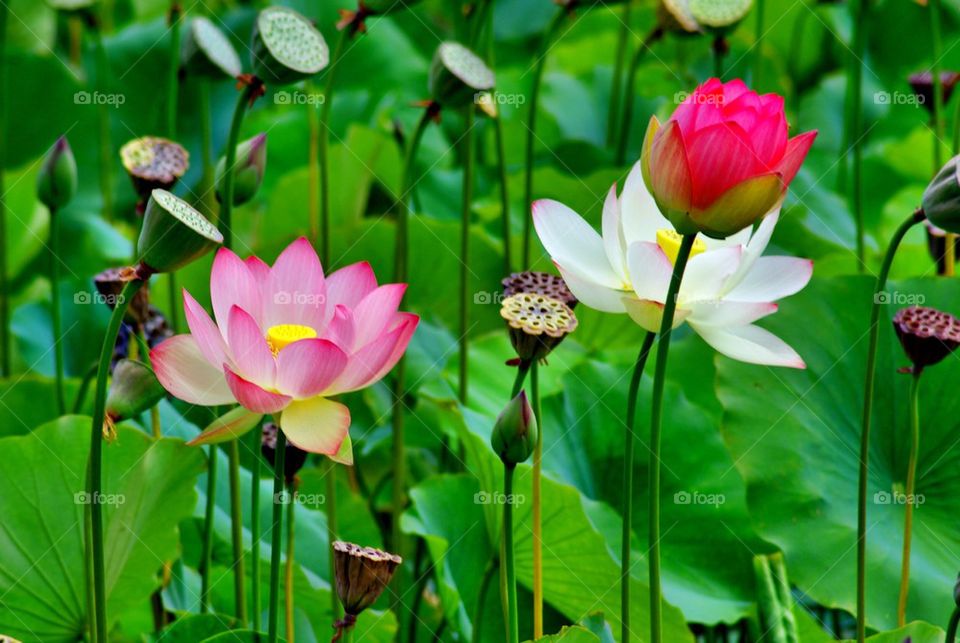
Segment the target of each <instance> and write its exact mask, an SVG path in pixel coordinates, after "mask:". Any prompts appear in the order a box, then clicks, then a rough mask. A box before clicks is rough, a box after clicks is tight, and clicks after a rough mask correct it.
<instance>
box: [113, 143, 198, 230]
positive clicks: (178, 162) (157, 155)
mask: <svg viewBox="0 0 960 643" xmlns="http://www.w3.org/2000/svg"><path fill="white" fill-rule="evenodd" d="M120 160H121V162H122V163H123V168H124V169H125V170H126V171H127V174H128V175H130V180H131V181H133V189H134V190H136V192H137V196H138V197H139V203H138V204H137V211H138V212H140V213H143V208H144V207H145V205H146V201H147V199H148V198H150V192H151V191H153V190H156V189H157V188H160V189H162V190H169V189H171V188H172V187H173V186H174V184H175V183H176V182H177V180H178V179H179V178H180V177H181V176H183V175H184V174H186V172H187V169H188V168H189V167H190V153H189V152H187V150H186V149H184V147H183V146H182V145H180V144H179V143H176V142H174V141H171V140H168V139H165V138H160V137H159V136H143V137H141V138H135V139H133V140H132V141H128V142H127V143H125V144H124V146H123V147H121V148H120Z"/></svg>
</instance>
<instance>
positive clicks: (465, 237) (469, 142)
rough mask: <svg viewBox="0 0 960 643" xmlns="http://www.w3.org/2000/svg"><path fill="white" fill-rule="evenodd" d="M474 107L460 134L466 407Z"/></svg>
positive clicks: (462, 364) (462, 393)
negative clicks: (461, 136)
mask: <svg viewBox="0 0 960 643" xmlns="http://www.w3.org/2000/svg"><path fill="white" fill-rule="evenodd" d="M473 110H474V106H473V104H472V103H471V104H470V106H469V107H467V108H466V119H465V120H466V127H467V131H466V132H465V133H464V135H463V194H462V203H461V207H460V372H459V378H460V382H459V383H460V387H459V393H460V403H461V404H464V405H466V403H467V399H468V393H469V389H468V386H469V382H468V377H469V373H470V369H469V368H468V351H469V341H468V339H467V334H468V332H469V330H470V329H469V326H470V292H469V291H470V203H471V201H472V200H473V139H474V133H473V123H474V116H473Z"/></svg>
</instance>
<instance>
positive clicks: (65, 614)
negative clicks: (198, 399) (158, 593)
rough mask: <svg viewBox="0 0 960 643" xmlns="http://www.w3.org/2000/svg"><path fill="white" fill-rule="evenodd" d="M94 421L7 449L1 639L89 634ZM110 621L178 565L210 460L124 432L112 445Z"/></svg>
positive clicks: (0, 499) (0, 444)
mask: <svg viewBox="0 0 960 643" xmlns="http://www.w3.org/2000/svg"><path fill="white" fill-rule="evenodd" d="M89 436H90V419H89V418H87V417H84V416H67V417H64V418H61V419H59V420H57V421H55V422H51V423H49V424H45V425H43V426H41V427H38V428H37V429H36V430H34V431H33V432H32V433H31V434H29V435H26V436H22V437H10V438H4V439H2V440H0V449H2V451H3V453H4V458H3V460H2V462H0V488H2V489H3V493H2V494H0V515H2V516H3V521H2V528H0V594H2V595H3V596H4V601H3V602H2V603H0V630H2V631H3V632H4V633H7V634H10V635H12V636H15V637H17V638H20V639H23V640H42V641H45V642H46V641H49V642H50V643H56V642H57V641H75V640H77V638H78V637H80V636H82V635H83V633H84V630H85V627H86V619H87V616H86V614H87V604H86V598H85V597H86V582H85V557H84V545H83V543H84V536H83V534H84V511H85V507H86V498H87V496H86V493H85V488H86V471H87V460H88V457H89V453H90V446H89V444H90V438H89ZM103 455H104V476H103V493H104V496H103V501H104V504H105V507H104V538H105V549H106V560H105V565H106V590H107V609H108V615H110V616H112V617H113V618H116V617H118V616H119V614H120V613H121V612H123V611H124V610H125V609H127V608H130V607H132V606H134V605H137V604H139V603H142V602H145V601H146V600H147V598H148V597H149V595H150V593H151V592H152V591H153V590H154V589H156V588H157V586H158V584H159V579H158V576H157V570H159V569H160V567H162V566H163V564H164V562H165V561H168V560H171V559H175V558H176V557H177V556H178V548H179V544H178V541H179V534H178V530H177V524H178V523H179V522H180V520H182V519H184V518H186V517H187V516H189V515H190V514H191V512H192V511H193V509H194V506H195V504H196V499H197V497H196V494H195V492H194V485H195V484H196V480H197V476H198V475H199V473H200V471H201V469H202V466H203V456H202V454H201V453H200V452H199V451H198V450H196V449H191V448H189V447H187V446H185V445H184V444H183V443H182V442H180V441H179V440H167V439H164V440H159V441H153V440H151V439H150V438H148V437H147V436H146V435H145V434H143V433H141V432H140V431H138V430H136V429H133V428H129V427H120V428H119V432H118V438H117V440H116V441H115V442H113V443H112V444H108V445H104V454H103Z"/></svg>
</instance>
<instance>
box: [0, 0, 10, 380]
mask: <svg viewBox="0 0 960 643" xmlns="http://www.w3.org/2000/svg"><path fill="white" fill-rule="evenodd" d="M0 5H2V6H0V376H3V377H9V376H10V361H11V357H10V351H11V347H10V283H9V279H8V277H7V257H8V256H9V255H8V254H7V251H8V248H7V198H6V189H5V187H4V180H3V179H4V176H3V174H4V166H5V165H6V160H7V159H6V157H7V154H6V151H7V138H6V137H7V54H6V52H7V16H8V15H9V13H10V7H9V5H8V4H7V3H5V2H4V3H0Z"/></svg>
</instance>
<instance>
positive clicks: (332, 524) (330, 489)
mask: <svg viewBox="0 0 960 643" xmlns="http://www.w3.org/2000/svg"><path fill="white" fill-rule="evenodd" d="M326 485H327V497H326V498H324V501H325V505H324V506H325V507H326V509H327V545H329V546H328V547H327V550H328V554H329V557H328V563H329V566H330V580H331V582H333V580H334V573H333V572H334V569H335V568H336V565H335V564H334V554H333V543H334V542H335V541H336V540H337V534H338V533H339V529H338V527H337V463H336V462H334V461H333V460H329V461H328V462H327V475H326ZM330 613H331V614H332V615H333V621H334V622H336V621H338V620H339V619H340V600H339V599H338V598H337V593H336V592H330Z"/></svg>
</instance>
